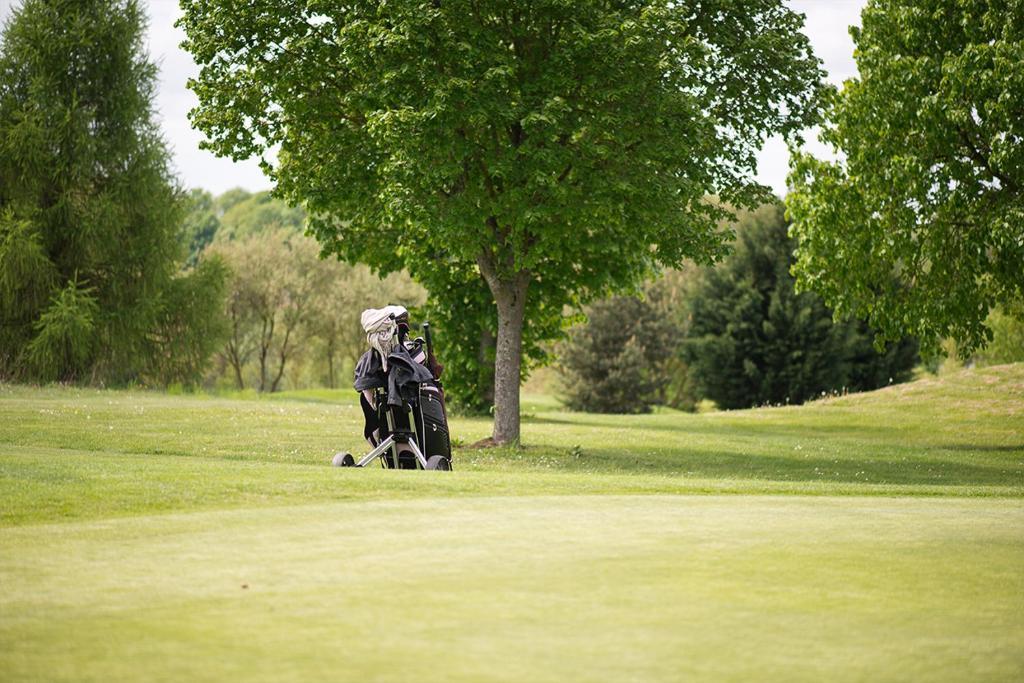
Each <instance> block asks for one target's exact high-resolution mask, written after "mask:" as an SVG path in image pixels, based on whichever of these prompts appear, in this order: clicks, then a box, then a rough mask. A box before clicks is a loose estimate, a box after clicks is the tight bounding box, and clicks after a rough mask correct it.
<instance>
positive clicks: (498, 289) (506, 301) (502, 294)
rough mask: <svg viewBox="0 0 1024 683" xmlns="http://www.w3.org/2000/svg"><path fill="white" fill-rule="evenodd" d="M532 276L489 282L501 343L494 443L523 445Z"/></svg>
mask: <svg viewBox="0 0 1024 683" xmlns="http://www.w3.org/2000/svg"><path fill="white" fill-rule="evenodd" d="M529 282H530V281H529V276H528V274H527V273H525V272H519V273H516V275H515V277H514V279H512V280H504V279H499V278H488V284H489V285H490V287H491V293H492V294H494V300H495V302H496V303H497V305H498V339H497V346H496V349H495V358H494V436H493V438H494V442H495V443H498V444H517V443H519V381H520V378H521V375H522V373H521V369H522V352H523V319H524V315H525V313H526V291H527V287H528V286H529Z"/></svg>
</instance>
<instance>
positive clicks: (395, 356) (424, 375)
mask: <svg viewBox="0 0 1024 683" xmlns="http://www.w3.org/2000/svg"><path fill="white" fill-rule="evenodd" d="M355 375H356V377H355V382H353V386H354V387H355V389H356V391H363V390H364V389H376V388H378V387H385V386H386V387H387V388H388V405H392V406H400V405H402V401H403V399H404V400H405V401H406V402H415V400H416V396H417V394H418V389H419V385H420V384H421V383H423V382H431V381H433V379H434V376H433V375H432V374H430V370H427V368H425V367H424V366H422V365H420V364H419V363H417V362H416V361H414V360H413V359H412V356H410V355H409V352H408V351H407V350H406V348H405V347H404V346H402V345H401V344H399V345H398V346H397V347H396V348H395V350H394V351H392V352H391V355H390V356H388V371H387V373H385V372H384V367H383V364H382V363H381V362H380V355H379V354H378V353H377V352H376V351H374V350H373V349H369V350H368V351H367V352H366V353H364V354H363V355H362V357H361V358H360V359H359V362H358V363H356V372H355Z"/></svg>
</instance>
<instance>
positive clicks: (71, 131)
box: [0, 0, 210, 382]
mask: <svg viewBox="0 0 1024 683" xmlns="http://www.w3.org/2000/svg"><path fill="white" fill-rule="evenodd" d="M143 25H144V16H143V13H142V11H141V9H140V8H139V5H138V2H136V1H135V0H75V1H71V0H25V2H24V3H23V4H22V5H21V6H20V7H19V8H18V9H16V10H15V11H14V12H13V13H12V14H11V15H10V16H9V17H8V19H7V21H6V23H5V25H4V28H3V35H2V42H0V309H2V310H0V315H2V324H0V330H2V332H0V341H2V344H3V351H2V352H0V376H6V377H12V376H13V377H21V378H26V379H50V378H60V379H78V380H89V381H97V382H126V381H130V380H135V379H139V378H141V377H143V376H146V375H148V374H150V373H152V372H154V371H155V370H154V368H153V367H152V365H151V363H152V362H153V361H154V359H156V358H166V357H168V356H172V355H174V354H175V353H176V352H177V349H178V348H179V347H178V346H177V344H176V341H177V340H176V339H171V338H165V337H161V336H160V335H159V334H158V333H157V330H158V328H159V327H160V326H161V325H162V324H163V322H164V321H166V320H167V319H168V317H173V316H176V315H181V311H169V310H167V309H166V308H165V306H169V305H177V304H178V303H180V302H181V296H179V294H178V293H179V292H180V291H181V290H182V289H183V288H187V286H188V285H187V284H186V282H181V283H179V282H177V281H176V278H177V276H178V274H179V263H180V261H179V259H180V257H181V254H182V245H181V237H180V236H179V228H180V221H181V216H182V201H181V196H180V193H179V191H178V189H177V187H176V183H175V181H174V179H173V178H172V176H171V174H170V171H169V155H168V151H167V148H166V146H165V144H164V142H163V140H162V139H161V137H160V133H159V130H158V129H157V126H156V124H155V122H154V121H153V113H152V106H151V102H152V98H153V93H154V88H155V82H156V67H155V65H154V64H153V63H152V62H151V61H150V60H149V59H148V57H147V55H146V52H145V48H144V41H143ZM85 283H88V286H85ZM206 293H207V294H209V293H210V292H209V290H206ZM189 310H195V311H197V312H198V311H199V309H198V308H194V309H189ZM192 322H195V323H196V324H198V325H202V324H204V322H208V321H198V320H197V321H192ZM158 362H159V363H163V361H162V360H160V361H158ZM157 374H159V372H157Z"/></svg>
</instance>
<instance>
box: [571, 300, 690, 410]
mask: <svg viewBox="0 0 1024 683" xmlns="http://www.w3.org/2000/svg"><path fill="white" fill-rule="evenodd" d="M675 332H676V328H675V326H674V325H672V323H671V322H670V321H669V320H668V319H667V318H666V317H665V316H664V315H662V314H661V312H660V311H659V310H658V309H657V307H656V306H655V305H654V304H652V302H650V301H648V300H643V299H640V298H638V297H629V296H616V297H612V298H610V299H605V300H603V301H599V302H597V303H595V304H593V305H591V306H590V307H589V308H588V309H587V322H586V323H585V324H583V325H578V326H577V327H575V328H573V329H572V330H571V331H570V333H569V339H568V340H567V341H566V342H565V343H563V344H562V345H561V347H560V353H559V367H560V369H561V371H562V374H563V379H564V386H565V392H566V403H567V405H568V406H569V407H570V408H571V409H573V410H584V411H588V412H594V413H645V412H649V411H650V409H651V406H652V405H655V404H657V403H661V402H663V400H664V391H665V388H666V387H667V386H668V384H669V380H670V375H669V373H668V371H667V367H666V365H667V363H668V361H669V360H670V359H671V357H672V355H673V350H674V339H673V338H674V336H675Z"/></svg>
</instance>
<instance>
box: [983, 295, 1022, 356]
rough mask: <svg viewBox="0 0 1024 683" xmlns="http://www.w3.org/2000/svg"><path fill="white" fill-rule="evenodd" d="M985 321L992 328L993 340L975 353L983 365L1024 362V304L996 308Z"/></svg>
mask: <svg viewBox="0 0 1024 683" xmlns="http://www.w3.org/2000/svg"><path fill="white" fill-rule="evenodd" d="M985 323H986V324H987V325H988V326H989V328H990V329H991V330H992V341H991V342H990V343H989V344H988V346H986V347H985V349H984V350H982V351H979V352H978V353H976V354H975V355H974V361H975V362H976V363H979V364H981V365H1000V364H1002V363H1021V362H1024V305H1018V306H1015V307H1008V308H996V309H994V310H993V311H992V312H991V313H989V315H988V319H987V320H986V321H985Z"/></svg>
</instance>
